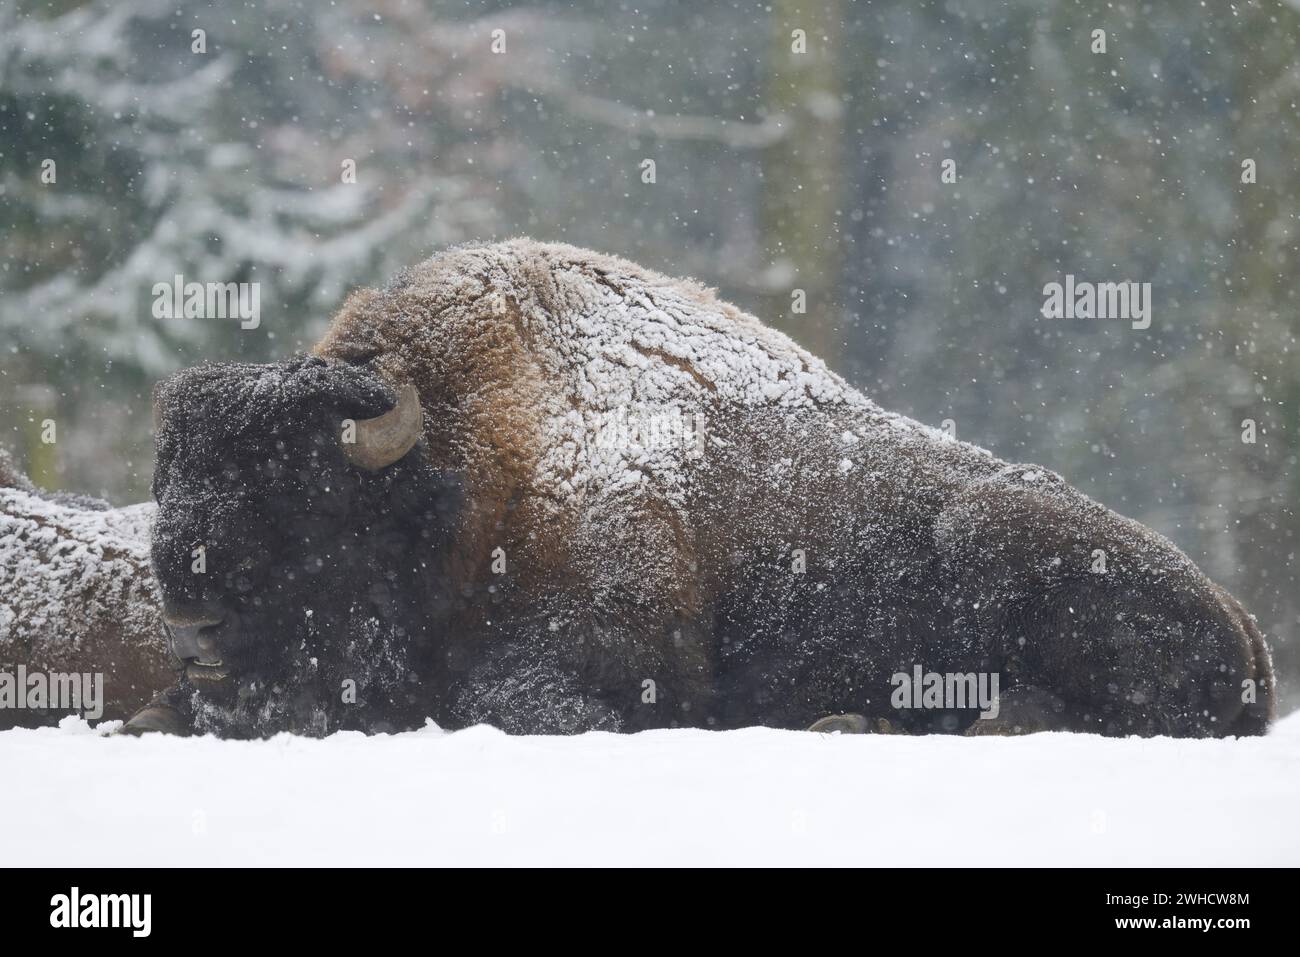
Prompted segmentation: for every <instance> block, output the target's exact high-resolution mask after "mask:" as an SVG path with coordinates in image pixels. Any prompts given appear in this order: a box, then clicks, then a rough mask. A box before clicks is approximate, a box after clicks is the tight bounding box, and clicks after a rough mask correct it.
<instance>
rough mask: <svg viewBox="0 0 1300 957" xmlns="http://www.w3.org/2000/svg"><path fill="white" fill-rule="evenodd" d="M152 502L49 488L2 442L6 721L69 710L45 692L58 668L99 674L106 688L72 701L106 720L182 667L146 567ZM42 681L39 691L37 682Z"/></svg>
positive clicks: (0, 602) (54, 718) (0, 578)
mask: <svg viewBox="0 0 1300 957" xmlns="http://www.w3.org/2000/svg"><path fill="white" fill-rule="evenodd" d="M152 514H153V506H152V505H137V506H131V507H129V508H110V507H109V506H108V505H106V504H105V503H103V502H97V501H95V500H93V499H87V498H80V497H77V496H69V495H64V494H59V493H49V492H44V491H42V490H40V489H37V488H36V487H34V486H33V485H32V484H31V482H29V481H28V480H27V478H26V477H25V476H23V475H22V474H21V473H20V472H19V471H18V469H17V468H16V467H15V466H14V464H13V462H12V461H11V460H10V459H9V457H8V455H7V453H5V452H4V451H3V450H0V730H4V729H7V728H12V727H15V726H17V727H34V726H38V725H45V724H55V723H57V722H58V721H59V719H60V718H62V717H63V716H64V715H66V714H69V713H71V712H72V710H73V709H72V708H69V707H61V706H57V704H58V703H57V702H56V701H55V700H54V696H53V695H50V694H48V684H49V681H50V676H51V675H61V676H72V675H78V676H80V675H87V676H92V678H93V676H96V675H99V676H102V678H100V679H99V686H100V691H101V693H102V698H100V700H96V701H94V702H93V703H92V702H89V701H82V702H81V707H79V708H78V709H76V710H79V711H81V712H83V713H85V714H86V715H87V716H88V717H91V718H103V719H105V720H110V719H113V720H120V719H126V718H128V717H130V716H131V715H132V714H134V713H135V712H136V711H137V710H139V708H140V707H141V706H142V705H144V704H145V703H146V702H148V701H149V699H150V698H152V697H153V696H154V694H155V693H156V692H157V690H158V688H159V687H161V686H162V685H164V684H166V683H168V682H170V681H172V680H173V679H174V675H173V673H172V670H171V664H170V661H169V656H168V654H167V644H166V641H165V640H164V638H163V630H162V616H161V613H160V611H159V598H158V592H157V588H156V587H155V585H154V581H153V576H152V574H150V571H149V523H150V519H151V516H152ZM20 679H21V680H20ZM42 686H44V687H46V693H45V694H44V696H43V700H42V698H41V697H35V696H34V695H33V694H31V692H34V691H35V690H36V688H37V687H42ZM20 699H21V700H20ZM32 702H35V703H37V704H38V705H42V706H39V707H31V706H30V704H31V703H32ZM92 704H93V707H92V706H91V705H92Z"/></svg>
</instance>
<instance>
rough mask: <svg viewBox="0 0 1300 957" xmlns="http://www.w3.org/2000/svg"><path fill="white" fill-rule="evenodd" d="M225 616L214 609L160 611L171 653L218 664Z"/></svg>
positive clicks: (191, 659)
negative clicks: (220, 638)
mask: <svg viewBox="0 0 1300 957" xmlns="http://www.w3.org/2000/svg"><path fill="white" fill-rule="evenodd" d="M225 620H226V619H225V616H224V615H221V614H219V613H215V612H213V611H210V610H208V611H201V612H189V613H186V612H175V611H168V612H166V613H165V614H164V615H163V623H164V624H166V626H167V634H168V636H169V637H170V639H171V646H172V654H174V655H175V656H176V657H177V658H179V659H180V660H181V661H198V662H199V664H220V663H221V648H220V647H219V645H218V641H217V638H218V635H219V634H220V632H221V626H222V625H223V624H224V623H225Z"/></svg>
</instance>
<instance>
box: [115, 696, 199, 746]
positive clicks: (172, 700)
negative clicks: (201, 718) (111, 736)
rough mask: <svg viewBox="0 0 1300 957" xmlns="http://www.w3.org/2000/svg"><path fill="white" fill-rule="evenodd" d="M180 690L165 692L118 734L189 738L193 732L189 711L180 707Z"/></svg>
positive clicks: (140, 711) (131, 718)
mask: <svg viewBox="0 0 1300 957" xmlns="http://www.w3.org/2000/svg"><path fill="white" fill-rule="evenodd" d="M179 694H180V692H179V689H172V690H171V691H164V692H163V693H162V694H160V695H158V696H157V697H156V698H154V699H153V701H151V702H149V703H148V704H147V705H145V706H144V707H143V708H141V709H140V710H139V711H137V712H136V713H135V714H134V715H132V716H131V717H130V719H129V720H128V721H127V722H126V724H124V725H122V727H120V728H118V729H117V734H129V735H132V736H134V737H139V736H140V735H142V734H150V733H155V732H156V733H158V734H175V735H178V736H180V737H187V736H188V735H189V734H190V732H191V731H192V730H193V728H192V726H191V721H190V717H189V714H188V712H187V710H186V709H185V708H184V707H181V706H179V704H178V699H179Z"/></svg>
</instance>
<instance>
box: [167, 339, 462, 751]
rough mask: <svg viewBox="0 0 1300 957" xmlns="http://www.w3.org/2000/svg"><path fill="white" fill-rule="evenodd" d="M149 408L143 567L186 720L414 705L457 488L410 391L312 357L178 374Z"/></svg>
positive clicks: (439, 598) (346, 717)
mask: <svg viewBox="0 0 1300 957" xmlns="http://www.w3.org/2000/svg"><path fill="white" fill-rule="evenodd" d="M155 410H156V416H157V420H158V421H157V461H156V470H155V473H154V480H153V494H154V498H155V499H156V500H157V502H158V514H157V519H156V524H155V528H154V540H153V565H154V571H155V574H156V576H157V579H158V584H159V586H160V589H161V591H162V598H163V615H164V620H165V622H166V625H167V630H168V635H169V640H170V643H171V647H172V650H173V652H174V654H175V656H176V658H177V661H178V667H179V668H180V669H181V671H182V678H181V688H182V690H183V691H185V692H186V693H187V694H188V696H189V701H190V704H191V707H192V708H193V711H194V723H195V726H196V728H198V729H199V730H214V731H218V732H220V733H223V734H227V735H232V736H257V735H265V734H268V733H271V732H274V731H278V730H291V731H297V732H300V733H324V732H327V731H333V730H336V729H338V728H341V727H367V728H370V729H382V728H384V727H385V726H386V725H390V726H397V725H399V724H403V723H409V722H406V721H404V720H403V716H404V715H409V716H411V717H414V716H415V715H416V714H417V713H419V712H422V713H423V714H428V713H429V712H428V710H427V707H428V702H429V701H430V700H431V696H432V695H433V693H434V689H432V688H430V687H429V685H430V684H431V683H436V680H437V679H436V667H435V665H436V661H437V654H436V647H437V644H438V640H439V634H438V630H439V626H438V623H439V621H443V620H445V619H446V615H447V609H448V605H449V602H450V601H451V600H452V590H451V589H450V587H449V583H448V580H447V577H446V575H445V572H444V555H445V553H446V551H447V546H448V544H449V542H450V540H451V537H452V535H453V525H454V521H455V517H456V511H457V505H458V495H457V486H456V482H455V480H454V478H452V477H451V476H449V475H447V474H446V473H443V472H440V471H437V470H435V469H434V468H432V467H431V466H430V465H429V464H428V461H427V457H426V456H425V454H424V449H423V446H422V445H419V444H418V442H419V440H420V436H421V422H422V412H421V409H420V403H419V399H418V397H417V395H416V393H415V390H414V389H413V388H412V387H411V386H409V385H408V386H403V387H396V388H395V387H393V386H391V385H389V384H387V383H385V382H384V381H382V380H381V379H380V378H379V377H378V376H376V375H375V374H374V373H373V372H371V371H369V370H367V369H365V368H362V367H355V366H352V365H348V364H346V363H341V362H335V361H328V360H324V359H320V358H316V357H310V358H299V359H294V360H292V361H289V362H283V363H273V364H269V365H251V364H231V365H206V366H200V367H197V368H193V369H187V370H184V371H182V372H180V373H178V374H177V375H175V376H173V377H172V378H170V379H168V380H166V381H165V382H163V383H162V384H160V385H159V387H158V389H157V391H156V398H155ZM417 720H418V719H417Z"/></svg>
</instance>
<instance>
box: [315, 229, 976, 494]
mask: <svg viewBox="0 0 1300 957" xmlns="http://www.w3.org/2000/svg"><path fill="white" fill-rule="evenodd" d="M380 295H381V297H382V298H383V300H384V302H383V303H382V304H381V303H375V304H372V307H371V308H368V309H366V312H367V313H369V314H370V316H371V317H372V321H374V320H375V319H376V318H377V322H378V324H379V325H380V326H382V327H384V331H381V332H379V333H378V334H377V335H376V338H377V339H378V340H380V342H379V345H380V346H381V347H382V348H383V349H385V350H386V351H388V352H389V354H390V356H400V355H401V354H402V353H409V352H411V351H415V352H417V353H426V352H434V353H439V354H441V355H444V356H447V355H450V356H453V357H455V356H457V355H459V354H463V353H464V352H466V351H469V350H467V349H466V347H465V345H464V342H465V339H466V338H469V337H471V336H472V335H483V333H481V332H477V333H466V332H465V331H464V330H463V329H460V328H459V327H460V326H461V325H463V324H464V323H466V322H467V321H468V322H470V323H473V324H475V325H477V326H478V327H480V328H482V327H493V326H495V327H497V328H498V329H505V328H507V327H509V326H513V327H514V328H513V330H511V333H510V334H512V335H513V334H515V333H517V335H518V337H519V338H520V339H521V340H522V341H523V342H524V343H525V344H526V349H527V352H528V354H529V362H530V363H531V364H532V365H533V367H534V368H533V369H532V370H529V373H528V374H525V373H522V372H521V371H520V370H519V369H518V368H517V367H516V368H514V369H513V371H512V372H511V373H509V376H510V377H511V378H512V379H513V381H511V383H510V385H509V388H513V389H519V390H520V391H521V392H522V391H527V387H528V383H527V382H526V381H524V380H526V379H528V378H530V377H531V378H534V379H536V380H538V381H539V382H541V383H544V384H543V385H540V386H537V387H535V388H533V389H532V390H531V392H529V398H528V400H527V401H525V400H523V399H521V400H520V404H521V405H528V404H529V403H531V404H532V405H531V407H529V408H528V409H527V410H526V411H525V412H523V413H521V416H523V417H526V418H527V419H528V424H527V429H528V431H530V432H531V433H532V434H533V435H534V436H535V437H536V440H537V441H536V444H535V448H536V449H537V450H538V452H539V454H538V456H537V458H536V459H535V460H534V463H533V468H534V471H533V475H532V483H533V486H534V488H535V489H536V490H538V491H539V492H541V493H542V495H543V497H544V498H547V499H550V500H552V501H556V502H565V501H568V502H569V503H570V504H572V503H573V498H574V496H576V498H577V500H578V501H583V500H588V503H589V498H590V496H592V495H596V496H600V495H603V494H605V493H614V494H620V493H625V492H630V491H636V490H640V491H643V492H648V491H652V490H653V492H655V493H656V494H657V495H660V496H663V497H664V498H665V500H666V501H667V502H668V503H669V504H673V505H680V504H681V497H682V495H683V493H684V490H685V488H686V487H687V485H688V484H689V479H690V477H691V475H692V474H694V473H697V472H698V471H699V470H700V469H706V468H708V467H709V465H710V463H711V462H712V461H716V456H713V455H710V454H708V453H710V452H714V451H716V450H718V449H721V448H723V447H724V446H725V445H726V444H727V443H728V442H729V441H730V440H731V438H732V436H731V433H734V431H735V430H736V428H737V426H738V423H739V422H740V421H741V420H744V424H745V427H746V428H748V429H751V430H753V429H758V428H761V424H762V422H763V421H764V417H770V420H771V421H773V423H774V424H775V422H776V420H777V419H780V420H782V425H781V427H782V428H787V429H788V428H789V425H790V423H791V422H792V421H796V420H797V421H799V422H801V423H803V425H801V428H807V429H809V430H811V431H813V432H815V433H817V434H816V435H811V434H810V436H809V439H810V441H815V442H816V443H817V444H818V446H819V447H820V448H821V451H822V453H823V454H820V455H819V456H818V460H817V461H816V462H813V461H811V459H809V460H805V461H802V462H801V463H799V464H800V467H803V468H810V467H812V468H819V469H820V468H825V469H827V470H829V471H831V472H838V473H848V472H849V471H851V470H853V469H854V468H856V467H858V466H860V465H862V461H861V459H862V457H864V456H866V455H867V454H869V450H870V449H871V448H872V447H873V446H875V445H876V444H877V443H876V442H873V441H872V439H873V438H874V439H876V440H880V439H884V440H885V441H886V442H887V443H889V444H891V445H893V444H908V443H918V444H923V445H926V446H932V447H936V448H937V447H940V446H947V447H948V448H947V451H946V452H945V453H943V454H944V455H946V456H949V457H951V456H953V455H957V456H958V457H961V458H967V459H968V458H970V457H972V456H976V457H980V456H982V455H984V454H986V453H982V450H976V449H974V447H971V446H963V445H962V444H961V443H956V442H953V441H952V440H951V439H950V438H949V437H948V436H946V435H944V434H943V433H941V432H939V431H937V430H934V429H931V428H928V427H926V426H923V425H921V424H920V423H917V422H915V421H913V420H911V419H908V418H905V417H903V416H900V415H895V414H891V413H887V412H885V411H883V410H881V409H880V408H879V407H878V406H876V405H875V404H874V403H873V402H871V401H870V400H869V399H867V398H866V397H865V396H863V395H862V394H861V393H859V392H858V391H856V390H855V389H853V388H852V387H851V386H849V385H848V384H847V383H846V382H845V381H844V380H843V379H842V378H840V377H839V376H838V375H836V374H835V373H833V372H832V371H831V370H830V369H828V368H827V366H826V364H825V363H824V362H823V361H822V360H821V359H819V358H817V357H815V356H813V355H811V354H809V353H808V352H806V351H805V350H803V349H801V348H799V347H798V346H797V345H796V344H795V343H794V342H792V341H791V340H790V339H789V338H788V337H787V336H785V335H784V334H782V333H781V332H779V331H777V330H775V329H771V328H768V327H766V326H764V325H762V324H761V323H760V322H759V321H758V320H757V319H755V318H754V317H752V316H750V315H748V314H746V313H744V312H742V311H741V310H739V309H737V308H735V307H734V306H731V305H729V304H727V303H725V302H722V301H721V300H719V299H718V298H717V297H716V295H715V294H714V292H713V291H712V290H709V289H707V288H705V287H704V286H702V285H700V284H698V283H696V282H694V281H691V280H679V279H672V278H668V277H665V276H662V275H659V274H657V273H654V272H651V271H649V270H646V269H643V268H641V267H639V266H637V265H635V264H633V263H630V262H627V261H625V260H622V259H618V258H615V257H611V256H605V255H602V254H599V253H594V252H590V251H587V250H583V249H578V248H576V247H572V246H567V245H562V244H544V243H536V242H533V241H530V240H522V239H521V240H513V241H510V242H505V243H496V244H490V245H486V244H485V245H472V246H466V247H460V248H456V249H452V250H448V251H446V252H444V253H441V254H439V255H438V256H435V257H434V258H433V259H430V260H428V261H427V262H425V263H422V264H420V265H419V266H416V267H414V268H412V269H411V270H408V271H407V272H406V273H404V274H403V275H402V276H400V277H398V278H397V279H396V280H395V281H394V283H393V284H392V285H391V286H390V287H389V288H388V289H387V290H385V291H384V292H383V293H382V294H380ZM410 303H436V304H438V307H437V309H436V311H435V312H434V313H433V314H432V315H426V316H420V317H416V316H412V315H410V311H411V308H412V307H411V306H410V305H409V304H410ZM466 317H469V318H468V319H467V318H466ZM426 336H427V337H428V340H429V341H425V342H419V340H421V339H423V338H424V337H426ZM443 337H445V339H446V340H447V341H446V342H440V341H436V340H439V339H441V338H443ZM384 340H387V341H386V342H385V341H384ZM413 342H414V344H415V348H414V350H412V345H413ZM339 347H340V344H339V343H338V342H337V341H336V342H333V343H331V342H329V341H328V340H327V344H326V349H325V351H327V352H328V351H331V350H332V349H335V348H339ZM344 348H346V347H344ZM458 350H459V351H458ZM400 363H401V360H400V359H397V360H396V367H395V368H391V369H390V371H391V372H393V373H395V374H397V375H398V376H402V375H404V374H409V373H407V370H404V369H402V368H401V365H400ZM456 364H457V363H456V362H455V361H454V360H453V361H451V362H449V363H447V365H449V366H455V365H456ZM499 384H500V383H497V384H496V385H499ZM493 385H494V384H493V383H489V382H486V381H481V380H471V381H469V382H468V384H467V385H466V389H468V390H471V391H472V390H483V391H486V390H488V389H490V388H492V387H493ZM481 404H482V405H483V406H488V405H491V406H493V407H494V408H499V405H500V403H499V401H497V400H492V401H487V400H485V401H484V402H482V403H481ZM458 405H459V407H460V408H462V409H465V408H474V407H475V396H474V395H461V396H459V398H458ZM957 446H961V451H960V452H958V450H957V448H956V447H957ZM846 461H847V463H848V464H847V466H846V465H845V462H846ZM880 464H881V463H877V466H878V467H879V465H880Z"/></svg>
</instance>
